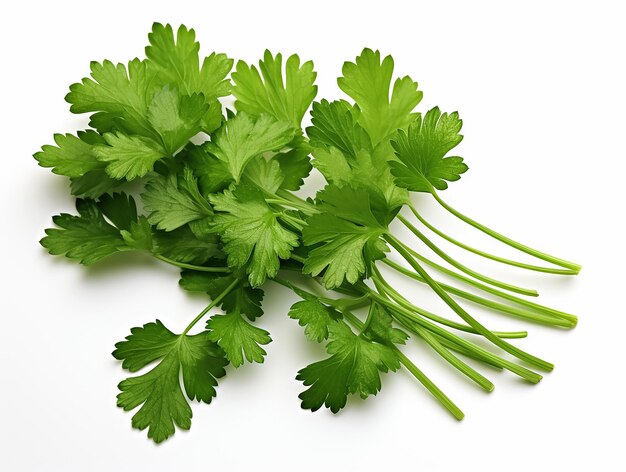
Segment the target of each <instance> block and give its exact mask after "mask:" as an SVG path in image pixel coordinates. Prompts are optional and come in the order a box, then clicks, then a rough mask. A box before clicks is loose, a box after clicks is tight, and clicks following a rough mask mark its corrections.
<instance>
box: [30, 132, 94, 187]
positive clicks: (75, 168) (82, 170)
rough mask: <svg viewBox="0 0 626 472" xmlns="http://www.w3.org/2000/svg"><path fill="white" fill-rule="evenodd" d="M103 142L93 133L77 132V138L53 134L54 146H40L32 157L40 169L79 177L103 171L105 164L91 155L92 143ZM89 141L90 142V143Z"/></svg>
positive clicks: (69, 135)
mask: <svg viewBox="0 0 626 472" xmlns="http://www.w3.org/2000/svg"><path fill="white" fill-rule="evenodd" d="M94 140H95V141H99V142H101V143H103V142H104V139H102V137H101V136H100V135H99V134H98V133H96V132H95V131H92V130H88V131H79V132H78V136H74V135H71V134H55V135H54V142H55V143H56V146H51V145H45V146H42V148H41V151H40V152H37V153H35V155H34V157H35V159H37V161H38V162H39V165H40V166H41V167H52V172H54V173H55V174H59V175H65V176H67V177H81V176H83V175H85V174H86V173H87V172H89V171H92V170H99V169H104V167H105V166H106V164H104V163H102V162H101V161H99V160H98V159H97V158H96V156H95V154H94V153H93V146H92V142H93V141H94ZM90 141H91V142H90Z"/></svg>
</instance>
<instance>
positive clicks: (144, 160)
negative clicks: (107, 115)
mask: <svg viewBox="0 0 626 472" xmlns="http://www.w3.org/2000/svg"><path fill="white" fill-rule="evenodd" d="M104 139H105V140H106V142H107V145H97V146H94V148H93V152H94V154H95V155H96V157H97V158H98V160H100V161H102V162H106V163H107V167H106V172H107V174H109V175H110V176H111V177H113V178H114V179H124V178H125V179H127V180H133V179H135V178H136V177H143V176H144V175H146V174H147V173H148V172H150V171H151V170H152V168H153V166H154V163H155V162H156V161H158V160H159V159H161V158H162V157H164V156H165V150H164V149H163V147H162V146H161V145H160V144H159V143H158V142H156V141H154V140H153V139H150V138H145V137H143V136H127V135H125V134H123V133H121V132H118V133H105V135H104Z"/></svg>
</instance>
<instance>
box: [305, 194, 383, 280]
mask: <svg viewBox="0 0 626 472" xmlns="http://www.w3.org/2000/svg"><path fill="white" fill-rule="evenodd" d="M318 200H319V201H320V208H321V209H322V210H323V212H322V213H319V214H315V215H313V216H311V217H310V218H309V219H308V220H307V226H306V227H305V228H304V230H303V232H302V235H303V237H304V243H305V244H306V245H307V246H312V247H313V248H312V249H311V251H310V252H309V256H308V257H307V259H306V261H305V263H304V269H303V270H304V272H305V273H306V274H311V275H313V276H316V275H318V274H320V273H322V272H324V273H323V277H322V280H323V281H324V285H325V286H326V288H335V287H339V286H340V285H342V284H343V282H344V280H346V281H348V282H349V283H355V282H357V281H358V280H359V279H360V278H361V277H362V276H363V275H364V274H365V273H366V270H367V265H368V264H370V263H372V262H373V261H375V260H376V259H380V258H382V257H384V252H385V251H386V250H387V247H386V245H385V243H384V242H383V241H382V240H381V239H380V236H381V235H382V234H383V233H384V232H385V231H386V227H385V226H384V224H383V223H381V221H379V220H378V219H377V218H376V217H375V216H374V214H373V213H372V209H371V206H370V200H369V195H368V194H367V193H366V192H364V191H362V190H355V189H352V188H351V187H343V188H339V187H337V186H334V185H329V186H327V187H326V189H325V190H323V191H322V192H320V193H319V194H318ZM318 244H319V246H316V245H318Z"/></svg>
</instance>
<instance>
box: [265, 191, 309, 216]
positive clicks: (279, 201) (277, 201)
mask: <svg viewBox="0 0 626 472" xmlns="http://www.w3.org/2000/svg"><path fill="white" fill-rule="evenodd" d="M265 201H266V202H267V203H269V204H270V205H280V206H283V207H289V208H295V209H296V210H300V211H301V212H302V213H304V214H305V215H310V214H312V213H317V210H316V211H315V212H313V211H311V207H309V206H308V205H302V204H301V203H299V202H294V201H291V200H287V199H285V198H280V197H278V196H275V195H274V196H271V197H269V198H266V199H265Z"/></svg>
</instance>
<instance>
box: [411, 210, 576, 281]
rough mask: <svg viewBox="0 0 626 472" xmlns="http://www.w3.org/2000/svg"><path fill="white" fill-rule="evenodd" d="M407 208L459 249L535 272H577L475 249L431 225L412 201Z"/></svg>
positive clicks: (564, 273)
mask: <svg viewBox="0 0 626 472" xmlns="http://www.w3.org/2000/svg"><path fill="white" fill-rule="evenodd" d="M409 208H410V209H411V212H412V213H413V215H414V216H415V217H416V218H417V219H418V220H419V221H420V223H422V224H423V225H424V226H426V227H427V228H428V229H429V230H431V231H432V232H433V233H435V234H436V235H437V236H439V237H441V238H443V239H445V240H446V241H448V242H449V243H452V244H454V245H455V246H458V247H460V248H461V249H465V250H466V251H468V252H471V253H473V254H476V255H478V256H481V257H484V258H485V259H490V260H492V261H496V262H500V263H502V264H507V265H510V266H513V267H519V268H521V269H527V270H533V271H535V272H544V273H546V274H556V275H576V273H577V272H575V271H573V270H571V269H556V268H554V267H543V266H536V265H533V264H526V263H525V262H519V261H514V260H512V259H507V258H505V257H500V256H496V255H495V254H490V253H488V252H485V251H481V250H480V249H476V248H475V247H472V246H470V245H468V244H465V243H462V242H461V241H459V240H458V239H454V238H453V237H452V236H450V235H448V234H446V233H444V232H443V231H441V230H440V229H438V228H436V227H435V226H433V225H432V224H431V223H429V222H428V221H427V220H426V219H425V218H424V217H423V216H422V215H420V214H419V213H418V211H417V209H416V208H415V206H414V205H413V203H411V202H409Z"/></svg>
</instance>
